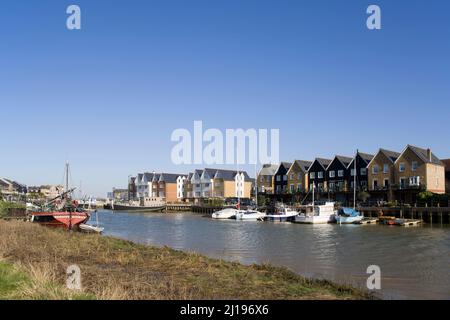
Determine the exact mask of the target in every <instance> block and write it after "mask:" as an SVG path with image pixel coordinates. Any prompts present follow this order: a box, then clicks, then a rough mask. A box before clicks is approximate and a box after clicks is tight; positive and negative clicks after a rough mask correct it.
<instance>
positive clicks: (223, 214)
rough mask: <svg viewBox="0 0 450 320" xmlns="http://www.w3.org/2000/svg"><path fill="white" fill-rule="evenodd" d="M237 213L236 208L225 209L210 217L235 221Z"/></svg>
mask: <svg viewBox="0 0 450 320" xmlns="http://www.w3.org/2000/svg"><path fill="white" fill-rule="evenodd" d="M238 212H239V210H238V209H236V208H225V209H222V210H220V211H216V212H214V213H213V214H212V215H211V217H212V218H213V219H235V218H236V213H238Z"/></svg>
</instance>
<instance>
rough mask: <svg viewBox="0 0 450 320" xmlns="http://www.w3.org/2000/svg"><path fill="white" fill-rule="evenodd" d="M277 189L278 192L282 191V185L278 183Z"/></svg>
mask: <svg viewBox="0 0 450 320" xmlns="http://www.w3.org/2000/svg"><path fill="white" fill-rule="evenodd" d="M276 190H277V193H280V192H281V186H280V185H278V186H277V189H276Z"/></svg>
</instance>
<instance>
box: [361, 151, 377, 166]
mask: <svg viewBox="0 0 450 320" xmlns="http://www.w3.org/2000/svg"><path fill="white" fill-rule="evenodd" d="M358 154H359V156H360V157H361V158H362V159H363V160H364V161H365V162H366V163H367V164H368V163H369V162H370V161H371V160H372V159H373V157H374V155H373V154H369V153H363V152H358Z"/></svg>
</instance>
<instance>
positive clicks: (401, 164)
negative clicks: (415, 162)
mask: <svg viewBox="0 0 450 320" xmlns="http://www.w3.org/2000/svg"><path fill="white" fill-rule="evenodd" d="M398 171H400V172H405V163H404V162H400V165H399V166H398Z"/></svg>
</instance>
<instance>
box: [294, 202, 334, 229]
mask: <svg viewBox="0 0 450 320" xmlns="http://www.w3.org/2000/svg"><path fill="white" fill-rule="evenodd" d="M335 214H336V212H335V210H334V202H326V203H325V204H324V205H314V204H313V205H310V206H307V208H306V212H303V213H300V214H299V215H298V216H296V217H295V222H296V223H313V224H315V223H330V222H334V221H335Z"/></svg>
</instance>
